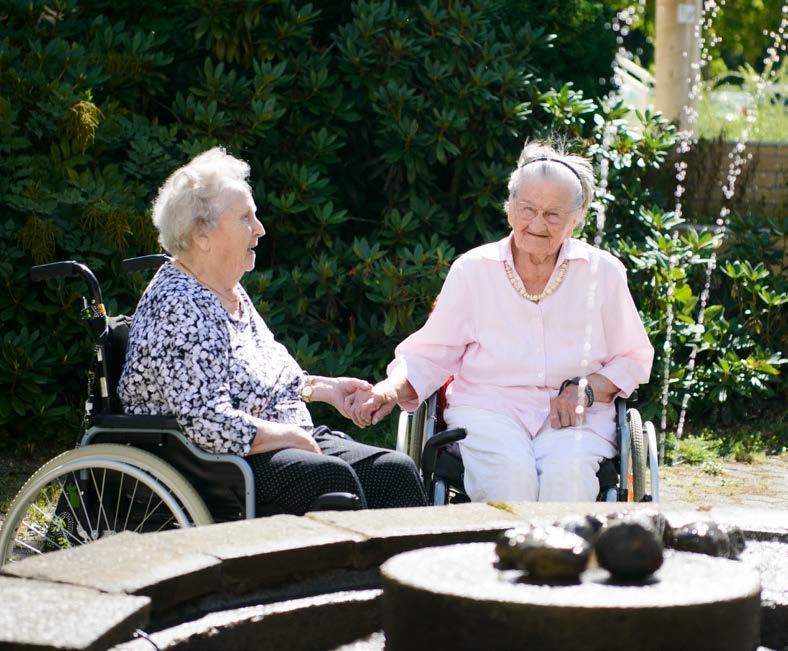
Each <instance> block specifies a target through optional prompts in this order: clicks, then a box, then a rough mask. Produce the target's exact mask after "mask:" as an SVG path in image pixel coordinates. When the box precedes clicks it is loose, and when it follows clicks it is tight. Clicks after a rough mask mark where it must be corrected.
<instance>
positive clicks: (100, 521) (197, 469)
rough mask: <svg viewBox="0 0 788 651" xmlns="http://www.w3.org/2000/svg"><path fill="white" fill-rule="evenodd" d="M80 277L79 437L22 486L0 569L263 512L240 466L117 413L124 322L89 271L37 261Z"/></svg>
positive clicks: (145, 259)
mask: <svg viewBox="0 0 788 651" xmlns="http://www.w3.org/2000/svg"><path fill="white" fill-rule="evenodd" d="M168 259H169V258H168V256H165V255H149V256H142V257H139V258H129V259H127V260H124V261H123V269H124V271H126V272H129V273H131V272H136V271H142V270H144V269H157V268H158V267H159V266H161V265H162V264H163V263H164V262H165V261H167V260H168ZM68 276H81V277H82V278H83V279H84V280H85V282H86V283H87V285H88V288H89V294H90V296H89V297H83V299H82V300H83V310H82V318H83V319H84V320H85V321H86V322H87V325H88V327H89V329H90V331H91V333H92V335H93V337H94V340H95V352H94V355H93V360H92V365H91V369H90V371H89V374H88V376H89V377H88V398H87V401H86V403H85V420H84V424H83V427H82V432H81V438H80V440H79V442H78V443H77V446H76V448H75V449H73V450H69V451H68V452H64V453H63V454H61V455H59V456H57V457H55V458H53V459H51V460H50V461H49V462H47V463H46V464H44V465H43V466H42V467H41V468H39V470H37V471H36V472H35V473H34V474H33V475H32V477H30V479H28V481H27V482H26V483H25V484H24V485H23V486H22V488H21V489H20V490H19V493H18V494H17V496H16V497H15V499H14V500H13V502H12V503H11V506H10V507H9V510H8V513H7V514H6V520H5V523H4V524H3V526H2V527H0V565H4V564H5V563H9V562H10V563H13V562H16V561H19V560H22V559H24V558H26V557H28V556H33V555H38V554H43V553H47V552H50V551H55V550H58V549H67V548H71V547H76V546H80V545H84V544H88V543H91V542H94V541H96V540H98V539H100V538H104V537H106V536H111V535H113V534H115V533H119V532H121V531H132V532H137V533H147V532H152V531H164V530H167V529H173V528H181V527H192V526H198V525H206V524H211V523H213V522H226V521H230V520H240V519H250V518H254V517H257V516H258V515H269V514H270V513H267V512H265V509H264V507H263V508H261V507H260V505H257V504H256V500H255V490H254V478H253V475H252V470H251V468H250V466H249V464H248V463H247V461H246V460H245V459H244V458H243V457H240V456H237V455H234V454H215V453H211V452H206V451H205V450H202V449H200V448H198V447H197V446H196V445H194V443H192V442H191V440H190V439H189V438H188V437H187V436H186V435H185V434H184V433H183V431H182V430H181V428H180V426H179V425H178V422H177V420H176V419H175V417H173V416H168V415H161V416H159V415H145V416H131V415H127V414H124V413H123V410H122V408H121V404H120V400H119V399H118V396H117V393H116V387H117V384H118V381H119V379H120V375H121V371H122V370H123V364H124V362H125V358H126V348H127V345H128V336H129V326H130V325H131V317H130V316H123V315H120V316H108V315H107V312H106V309H105V307H104V303H103V298H102V294H101V288H100V286H99V283H98V281H97V280H96V277H95V275H94V274H93V272H92V271H91V270H90V269H89V268H88V267H87V266H85V265H84V264H80V263H78V262H74V261H66V262H54V263H52V264H46V265H39V266H36V267H33V269H32V270H31V277H32V278H33V280H35V281H43V280H47V279H49V278H60V277H68ZM358 502H359V500H358V497H357V496H355V495H351V494H349V493H328V494H326V495H323V496H321V497H319V498H318V500H317V501H316V502H315V504H314V505H313V507H312V508H313V510H324V509H340V510H344V509H354V508H357V505H358Z"/></svg>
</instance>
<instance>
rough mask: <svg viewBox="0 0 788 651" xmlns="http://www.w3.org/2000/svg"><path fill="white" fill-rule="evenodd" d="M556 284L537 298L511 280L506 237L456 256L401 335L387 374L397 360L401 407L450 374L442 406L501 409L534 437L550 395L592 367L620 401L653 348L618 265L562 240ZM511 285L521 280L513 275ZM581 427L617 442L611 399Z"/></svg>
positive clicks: (644, 373) (638, 380)
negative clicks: (424, 312) (432, 302)
mask: <svg viewBox="0 0 788 651" xmlns="http://www.w3.org/2000/svg"><path fill="white" fill-rule="evenodd" d="M565 260H568V261H569V264H568V267H567V270H566V275H565V276H564V280H563V282H562V283H561V284H560V285H559V286H558V288H557V289H556V290H555V292H554V293H552V294H550V295H549V296H548V297H546V298H544V299H542V300H541V301H540V302H539V303H533V302H531V301H529V300H526V299H525V298H523V297H522V296H520V294H519V293H518V291H517V290H516V289H515V288H514V287H513V286H512V284H511V282H510V280H509V278H508V276H507V274H506V271H505V270H504V264H503V263H504V261H507V262H508V263H509V265H510V267H511V268H512V270H514V261H513V259H512V249H511V234H510V235H509V236H508V237H505V238H504V239H502V240H500V241H499V242H493V243H491V244H485V245H483V246H480V247H478V248H475V249H473V250H471V251H468V252H467V253H465V254H463V255H462V256H460V257H459V258H458V259H457V260H456V261H455V262H454V264H453V265H452V266H451V269H450V270H449V274H448V276H447V277H446V281H445V282H444V284H443V288H442V289H441V293H440V296H439V297H438V301H437V304H436V306H435V309H434V310H433V312H432V314H431V315H430V316H429V318H428V319H427V322H426V323H425V324H424V326H422V328H421V329H420V330H418V331H416V332H414V333H413V334H412V335H411V336H409V337H408V338H407V339H405V340H404V341H403V342H402V343H401V344H400V345H399V346H397V349H396V351H395V359H394V361H393V362H391V364H389V367H388V372H389V374H390V373H391V372H392V371H393V370H394V369H395V368H396V367H399V366H401V365H404V366H405V372H406V374H407V377H408V380H409V381H410V383H411V384H412V385H413V388H414V389H415V390H416V392H417V394H418V398H417V399H416V400H411V401H408V402H403V403H401V404H400V406H401V407H402V408H403V409H406V410H409V411H411V410H413V409H415V408H416V407H417V406H418V404H419V403H420V402H421V401H423V400H425V399H426V398H427V397H429V396H430V394H432V393H433V392H434V391H435V390H436V389H438V388H439V387H440V386H441V385H442V384H443V383H444V382H445V381H446V379H447V378H448V377H449V376H450V375H453V376H454V382H452V384H451V385H450V386H449V389H448V392H447V398H448V402H449V405H450V406H454V405H456V406H459V405H463V406H469V407H478V408H481V409H488V410H490V411H494V412H497V413H500V414H506V415H507V416H510V417H511V418H513V419H515V420H516V421H518V422H519V423H521V424H522V426H523V427H524V428H525V430H526V431H527V432H529V433H530V435H531V436H532V437H534V436H536V435H537V434H538V432H539V430H540V428H541V427H542V425H543V424H544V423H545V421H546V420H547V418H548V416H549V413H550V398H552V397H554V396H556V395H557V394H558V388H559V387H560V385H561V382H563V381H564V380H565V379H567V378H572V377H575V376H584V375H590V374H591V373H600V374H601V375H604V376H605V377H607V378H608V379H609V380H610V381H611V382H612V383H613V384H615V385H616V386H617V387H618V388H619V389H620V390H621V392H620V395H622V396H624V397H627V396H629V394H630V393H631V392H632V391H633V390H634V389H635V388H636V387H637V386H638V384H642V383H645V382H647V381H648V378H649V374H650V372H651V363H652V360H653V357H654V349H653V347H652V346H651V344H650V343H649V340H648V337H647V336H646V331H645V329H644V328H643V324H642V322H641V320H640V316H639V314H638V311H637V308H636V307H635V303H634V302H633V300H632V296H631V295H630V293H629V288H628V287H627V278H626V270H625V269H624V265H623V264H621V262H619V260H617V259H616V258H615V257H613V256H612V255H610V254H609V253H607V252H605V251H602V250H600V249H597V248H594V247H592V246H590V245H589V244H586V243H585V242H581V241H580V240H576V239H568V240H566V241H565V242H564V243H563V245H562V246H561V250H560V253H559V256H558V262H557V264H556V267H555V270H554V271H553V276H552V277H551V278H550V280H549V281H548V285H547V286H550V284H552V282H553V281H554V280H555V278H556V277H557V274H558V268H559V267H560V265H561V263H562V262H564V261H565ZM514 278H515V281H516V282H517V283H519V282H520V281H519V278H518V276H517V274H516V272H515V273H514ZM585 426H586V427H589V428H590V429H591V430H593V431H594V432H595V433H596V434H598V435H599V436H602V437H603V438H605V439H608V440H610V441H613V442H615V424H614V408H613V403H612V402H611V403H607V404H605V403H601V402H596V403H594V404H593V405H592V406H591V407H590V408H589V409H587V410H586V420H585Z"/></svg>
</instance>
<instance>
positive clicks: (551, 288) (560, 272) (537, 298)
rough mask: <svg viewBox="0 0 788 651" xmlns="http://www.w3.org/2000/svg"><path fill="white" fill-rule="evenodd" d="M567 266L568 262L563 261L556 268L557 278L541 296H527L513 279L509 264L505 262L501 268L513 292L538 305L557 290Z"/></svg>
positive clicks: (521, 286) (521, 285) (523, 289)
mask: <svg viewBox="0 0 788 651" xmlns="http://www.w3.org/2000/svg"><path fill="white" fill-rule="evenodd" d="M568 265H569V260H564V261H563V262H562V263H561V266H560V267H559V268H558V276H557V277H556V279H555V280H554V281H553V282H552V283H550V284H549V285H548V286H547V287H545V288H544V291H543V292H542V293H541V294H529V293H528V292H527V291H525V285H524V284H521V283H518V282H517V281H516V280H515V279H514V272H513V271H512V268H511V267H510V266H509V263H508V262H507V261H506V260H504V261H503V267H504V269H505V270H506V275H507V276H509V282H510V283H511V284H512V287H514V290H515V291H516V292H517V293H518V294H519V295H520V296H522V297H523V298H524V299H526V300H528V301H531V302H533V303H538V302H539V301H541V300H543V299H545V298H547V297H548V296H550V294H552V293H553V292H554V291H555V290H556V289H558V286H559V285H560V284H561V282H562V281H563V279H564V275H565V274H566V268H567V266H568Z"/></svg>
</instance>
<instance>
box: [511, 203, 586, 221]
mask: <svg viewBox="0 0 788 651" xmlns="http://www.w3.org/2000/svg"><path fill="white" fill-rule="evenodd" d="M571 212H572V211H568V210H553V209H547V210H537V209H536V208H534V207H533V206H529V205H528V204H525V203H518V204H515V215H516V217H517V218H518V219H519V220H521V221H524V222H532V221H533V220H534V219H536V218H537V217H538V216H539V215H542V219H544V220H545V222H547V223H548V224H549V225H550V226H559V225H561V224H564V223H566V221H567V217H568V215H569V214H570V213H571Z"/></svg>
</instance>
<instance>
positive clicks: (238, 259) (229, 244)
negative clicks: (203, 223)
mask: <svg viewBox="0 0 788 651" xmlns="http://www.w3.org/2000/svg"><path fill="white" fill-rule="evenodd" d="M217 208H218V209H219V210H220V211H221V212H220V215H219V218H218V219H217V220H216V224H215V226H214V227H213V228H212V229H210V230H208V231H207V232H205V233H204V234H203V236H202V237H203V241H204V242H205V243H206V244H207V247H206V249H205V250H206V251H207V253H208V255H209V256H210V258H211V259H212V261H213V263H214V264H216V265H219V266H221V267H222V268H223V269H224V270H225V271H226V272H227V275H228V276H230V275H235V276H237V277H238V278H240V277H241V276H242V275H243V274H244V272H246V271H252V270H253V269H254V262H255V252H254V247H255V246H257V240H258V239H259V238H261V237H262V236H263V235H265V229H264V228H263V225H262V224H261V223H260V220H258V219H257V216H256V213H257V206H255V204H254V200H253V199H252V195H251V194H249V191H248V190H247V189H246V188H245V187H241V186H239V187H232V186H231V187H230V188H228V189H226V190H225V191H224V192H223V193H222V194H221V195H220V196H219V198H218V199H217Z"/></svg>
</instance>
